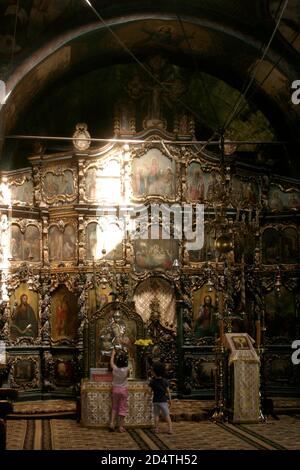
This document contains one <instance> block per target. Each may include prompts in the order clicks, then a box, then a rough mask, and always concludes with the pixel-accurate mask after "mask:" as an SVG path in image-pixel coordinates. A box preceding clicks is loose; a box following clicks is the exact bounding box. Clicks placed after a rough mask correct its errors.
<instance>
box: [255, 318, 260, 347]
mask: <svg viewBox="0 0 300 470" xmlns="http://www.w3.org/2000/svg"><path fill="white" fill-rule="evenodd" d="M255 326H256V347H257V348H259V347H260V343H261V326H260V320H256V322H255Z"/></svg>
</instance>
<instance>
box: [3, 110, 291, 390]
mask: <svg viewBox="0 0 300 470" xmlns="http://www.w3.org/2000/svg"><path fill="white" fill-rule="evenodd" d="M154 104H155V103H154V102H152V105H153V107H152V108H151V109H152V111H151V115H149V116H146V117H147V119H145V121H144V130H141V131H140V132H139V133H137V132H135V123H134V122H133V121H134V119H133V118H132V116H131V117H130V120H131V121H130V124H129V121H128V122H127V125H124V122H123V121H124V119H125V116H124V115H122V116H120V114H118V113H119V112H120V113H121V114H122V109H123V108H122V107H121V108H118V107H116V110H117V114H116V116H115V132H116V136H119V137H122V136H124V134H123V135H122V132H124V133H126V132H128V129H129V128H130V129H131V131H130V132H131V136H132V135H134V136H135V137H136V138H137V139H141V140H144V143H143V144H141V143H138V142H137V143H134V142H133V141H131V142H130V144H124V143H121V142H113V143H109V144H107V145H105V146H103V147H100V148H98V147H97V146H96V145H94V144H91V142H90V141H89V140H88V139H89V138H90V134H89V133H88V130H87V126H86V125H85V124H84V123H80V125H79V124H78V125H77V129H76V132H75V134H74V136H76V138H82V139H86V140H82V141H76V140H74V142H73V149H70V150H69V151H65V152H60V153H56V154H45V153H43V151H40V152H39V153H36V154H34V155H31V156H30V157H29V161H30V163H31V166H32V168H31V169H28V168H27V169H20V170H13V171H5V172H2V174H1V178H2V183H1V193H0V203H1V209H0V210H1V230H0V245H1V252H0V263H1V272H2V278H1V296H2V314H3V318H4V324H3V327H2V335H3V338H4V339H5V340H6V341H7V345H8V348H9V351H10V355H11V357H12V360H13V361H17V363H18V361H19V362H20V361H21V362H22V361H24V360H25V359H26V358H27V356H28V355H29V351H31V353H30V354H31V357H33V359H34V367H36V371H35V372H33V374H31V377H32V380H31V383H32V386H33V387H34V389H36V390H38V391H39V392H41V393H42V391H43V390H44V389H45V386H46V385H47V387H49V388H50V389H51V388H52V391H54V392H57V393H59V391H60V386H61V387H62V389H63V390H64V392H68V393H71V392H72V381H74V380H75V381H78V380H79V378H80V377H81V376H82V374H83V370H84V365H83V362H84V347H85V346H87V347H88V346H89V345H84V337H85V336H84V335H85V332H86V329H87V328H88V325H89V324H90V322H92V321H93V319H94V318H95V316H96V317H97V315H98V314H99V312H100V317H99V318H100V320H99V322H98V323H97V328H96V330H95V332H96V336H97V335H100V331H101V329H103V327H104V323H105V321H106V320H107V319H105V318H104V317H103V318H102V317H101V312H102V313H103V312H105V311H106V310H105V309H106V308H107V306H108V305H110V304H111V302H113V301H114V300H116V298H117V300H118V301H120V302H121V303H123V304H124V305H128V306H129V305H130V311H135V312H136V313H137V314H138V315H139V316H140V317H141V319H142V321H143V324H144V327H145V332H147V328H148V333H147V334H150V333H151V332H152V333H151V334H152V335H156V337H155V338H154V339H155V341H157V342H158V341H160V342H163V341H165V340H164V339H163V338H169V339H170V338H171V339H172V341H174V344H175V339H174V338H175V337H176V335H177V333H178V328H180V329H181V328H182V320H180V322H178V306H177V301H178V300H179V299H181V300H182V299H184V300H185V302H186V305H187V306H188V308H187V310H186V313H185V315H186V318H185V319H183V322H184V324H185V331H184V334H183V338H184V339H183V341H186V340H187V338H188V341H189V344H194V345H195V346H197V347H198V346H199V345H200V344H201V345H204V346H209V345H211V344H212V341H213V340H214V335H215V334H216V333H217V318H218V317H217V314H223V313H224V311H225V310H226V309H227V311H228V309H230V310H231V311H232V312H233V313H236V314H239V313H240V312H242V310H243V313H245V314H247V318H248V325H250V327H251V325H252V326H253V325H254V323H255V316H256V315H257V311H258V309H262V308H264V310H265V311H266V312H267V315H269V312H271V310H272V307H270V305H269V303H270V302H271V301H272V297H271V294H272V292H273V291H274V289H275V275H276V272H277V271H276V269H277V266H278V264H280V265H284V266H285V269H286V272H287V274H290V276H287V277H286V278H285V280H284V282H285V284H286V285H285V288H286V289H287V290H288V292H289V293H290V297H291V299H290V303H291V305H296V301H295V297H296V285H294V284H293V282H292V273H293V270H294V268H295V265H296V264H297V262H298V261H299V227H298V225H297V224H296V222H295V219H294V215H295V214H296V213H297V211H298V210H299V207H300V186H299V184H297V183H295V181H289V180H288V179H287V178H285V180H284V181H283V180H281V179H280V178H279V177H278V176H275V175H270V176H269V177H268V178H264V177H263V176H261V175H260V176H257V174H256V170H255V168H254V167H253V168H251V169H249V168H247V169H245V167H243V166H239V164H238V163H236V164H235V166H234V167H232V168H231V167H230V165H229V167H228V168H226V169H225V172H224V171H223V170H224V169H221V168H220V164H219V159H218V156H217V155H216V154H214V153H212V152H211V153H207V152H206V153H203V152H201V149H200V147H199V146H197V145H196V144H193V145H190V146H186V147H184V148H183V146H182V145H180V144H179V143H178V139H179V141H180V138H184V139H187V140H192V139H194V131H195V129H194V124H193V118H192V117H191V116H188V118H187V117H186V113H184V112H181V113H179V115H178V116H177V118H176V119H175V120H174V122H173V123H171V122H170V123H168V126H167V124H166V121H165V120H164V119H162V118H161V117H160V114H159V113H158V108H157V106H156V105H155V106H154ZM157 113H158V114H157ZM184 116H185V117H186V119H184ZM128 119H129V117H128ZM154 123H155V126H156V127H154ZM172 126H173V129H172ZM122 129H123V131H122ZM167 129H168V130H167ZM161 140H166V141H168V144H164V143H162V142H161ZM221 170H222V171H221ZM151 204H152V205H153V204H156V205H157V204H160V205H161V206H160V207H162V206H163V205H164V206H165V207H167V208H168V210H169V211H170V212H171V211H172V204H176V205H177V207H180V208H181V210H183V208H184V205H186V206H187V205H188V206H189V208H190V210H191V214H192V217H193V218H194V219H193V220H194V222H193V223H194V225H195V214H196V205H197V204H204V209H205V217H204V244H203V246H202V247H201V246H199V248H197V249H191V247H189V245H188V243H187V242H188V241H189V240H187V239H186V238H184V237H183V236H178V234H177V233H176V230H177V228H176V227H175V225H176V224H175V223H174V220H175V219H174V216H172V217H171V218H170V224H169V226H168V223H167V222H166V220H164V219H163V217H162V216H161V214H160V212H159V210H158V211H154V213H152V211H153V206H152V205H151ZM282 211H284V212H285V214H286V215H287V217H285V219H284V220H283V219H282V220H281V218H280V217H281V213H282ZM133 214H134V215H133ZM262 214H264V216H266V215H269V216H270V217H269V219H266V218H265V219H263V217H262ZM142 216H143V217H142ZM274 216H276V217H277V219H278V220H277V219H276V218H274ZM272 217H273V218H272ZM137 233H138V234H139V236H136V235H137ZM153 234H155V236H154V237H153ZM222 237H223V238H222ZM226 237H227V239H228V240H229V243H228V247H229V249H228V251H227V252H226V253H224V252H222V251H220V250H218V248H217V247H218V244H217V243H216V242H218V241H220V240H221V239H222V240H223V242H224V240H225V239H226ZM174 266H175V267H176V266H177V267H179V268H178V269H179V272H178V269H174ZM254 269H256V271H255V270H254ZM247 270H248V271H247ZM246 271H247V273H248V274H247V276H246ZM257 273H259V275H257ZM266 273H267V274H268V275H269V277H271V278H272V279H271V281H270V282H268V283H265V284H264V285H265V286H266V287H265V289H266V293H268V294H270V295H268V296H266V297H265V300H262V297H263V296H262V293H259V294H257V292H256V290H257V286H259V285H260V284H261V282H260V276H261V277H263V276H265V274H266ZM272 276H273V277H272ZM208 281H209V282H210V284H209V283H208ZM282 282H283V281H282ZM211 284H212V285H213V288H208V285H210V287H211ZM22 295H23V296H24V297H23V298H24V299H25V296H26V299H25V300H26V302H28V304H29V306H30V309H31V310H30V309H29V307H24V305H23V307H22V308H21V307H20V306H18V305H16V303H17V304H18V303H19V302H20V297H21V296H22ZM208 298H209V299H208ZM205 299H206V300H205ZM258 299H260V300H258ZM263 301H265V302H266V303H267V305H266V306H265V307H263V304H262V302H263ZM205 302H207V303H206V305H205ZM153 305H155V309H154V308H153ZM22 309H23V310H24V311H25V310H26V309H27V310H26V312H27V313H26V314H27V315H28V318H31V323H30V322H28V324H27V326H28V329H27V330H26V327H27V326H26V324H25V323H26V322H25V323H24V322H23V324H25V327H24V328H19V333H18V334H17V333H16V331H17V330H16V328H13V324H14V323H16V322H17V320H16V318H17V313H18V312H22V311H23V310H22ZM154 310H155V311H154ZM288 311H289V315H290V323H289V324H290V325H294V323H295V318H296V307H291V308H289V310H288ZM208 312H210V313H208ZM272 312H273V311H272ZM277 313H278V312H277ZM205 314H207V315H208V314H209V316H210V317H211V318H213V322H214V325H213V327H212V328H211V329H209V328H207V322H206V323H205V324H204V323H202V324H201V321H199V320H200V319H201V315H205ZM272 314H273V313H272ZM279 314H280V313H278V315H279ZM33 315H34V316H33ZM97 318H98V317H97ZM266 318H268V317H266ZM154 319H155V322H158V323H159V325H160V330H159V329H158V328H157V324H156V323H155V322H154ZM101 322H102V323H103V324H102V323H101ZM154 324H155V325H156V326H155V328H154V326H153V325H154ZM29 325H30V326H29ZM128 325H129V332H130V334H129V336H130V337H131V339H132V340H133V339H134V337H137V332H136V331H133V330H134V325H133V324H130V322H129V324H128ZM16 326H17V325H16ZM211 326H212V325H211ZM149 328H150V330H151V328H152V330H151V331H150V330H149ZM275 330H276V329H274V328H273V330H272V327H270V331H275ZM291 330H292V326H289V330H288V331H285V332H284V336H285V338H286V340H287V339H288V338H289V335H290V331H291ZM149 331H150V333H149ZM250 333H252V332H251V331H250ZM145 334H146V333H145ZM168 335H169V336H168ZM93 341H96V340H95V339H94V340H93ZM166 342H167V340H166ZM32 347H34V348H35V350H32ZM97 347H98V346H96V343H95V344H94V345H93V348H94V350H96V349H97ZM30 348H31V349H30ZM95 348H96V349H95ZM162 351H163V352H162V354H167V347H165V348H164V347H162ZM162 357H165V356H162ZM172 360H173V362H174V363H173V365H172V367H171V366H170V370H176V367H175V362H176V361H177V360H178V358H177V356H176V354H174V357H173V359H172ZM100 362H101V361H100ZM100 362H99V361H98V362H97V364H96V365H99V364H100ZM61 364H64V366H63V365H61ZM59 365H60V366H59ZM58 366H59V367H58ZM15 369H16V368H15ZM70 369H72V371H73V372H72V373H71V372H70ZM63 370H65V375H66V376H65V377H64V379H63V380H62V378H61V377H58V371H59V375H61V374H62V371H63ZM76 371H77V372H76ZM37 372H39V373H37ZM76 374H77V375H76ZM191 377H193V374H192V373H191ZM177 379H178V377H177V378H176V377H175V378H174V383H175V382H176V381H177V382H176V383H178V380H177ZM13 380H14V379H13V377H12V381H13ZM68 380H69V381H68ZM188 380H190V379H189V378H188ZM191 380H193V379H192V378H191ZM14 383H17V382H14ZM49 384H50V385H49ZM61 384H63V385H61ZM16 386H18V385H16ZM19 388H20V390H25V389H26V390H27V389H28V384H27V385H26V387H25V386H24V384H22V383H21V385H20V386H19ZM29 389H30V385H29Z"/></svg>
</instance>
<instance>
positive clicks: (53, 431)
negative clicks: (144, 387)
mask: <svg viewBox="0 0 300 470" xmlns="http://www.w3.org/2000/svg"><path fill="white" fill-rule="evenodd" d="M161 428H162V431H166V427H165V425H164V424H162V426H161ZM7 449H8V450H21V449H37V450H38V449H45V450H47V449H54V450H148V449H150V450H159V449H160V450H168V449H172V450H255V449H260V450H263V449H270V450H275V449H277V450H283V449H297V450H300V415H294V416H287V415H283V416H281V417H280V420H279V421H275V420H272V419H270V420H269V421H268V422H267V423H260V424H245V425H234V424H230V423H219V424H214V423H212V422H210V421H200V422H191V421H180V422H175V423H174V433H173V434H172V435H169V434H167V433H166V432H162V433H160V434H154V432H153V431H152V430H149V429H133V430H127V432H126V433H123V434H120V433H110V432H109V431H108V430H107V429H95V428H84V427H82V426H81V425H80V424H78V423H76V421H75V420H70V419H64V420H63V419H44V420H42V419H37V420H9V421H8V422H7Z"/></svg>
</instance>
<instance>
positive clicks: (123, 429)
mask: <svg viewBox="0 0 300 470" xmlns="http://www.w3.org/2000/svg"><path fill="white" fill-rule="evenodd" d="M124 421H125V416H122V415H119V431H120V432H125V428H124Z"/></svg>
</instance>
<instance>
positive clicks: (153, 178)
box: [132, 149, 176, 197]
mask: <svg viewBox="0 0 300 470" xmlns="http://www.w3.org/2000/svg"><path fill="white" fill-rule="evenodd" d="M132 187H133V194H134V195H135V196H138V197H141V196H150V195H159V196H165V197H168V196H169V197H174V196H175V192H176V166H175V161H172V160H170V159H169V158H167V157H166V156H165V155H164V154H163V153H162V152H161V151H160V150H158V149H150V150H149V151H148V152H147V153H146V154H145V155H143V156H142V157H140V158H135V159H134V160H133V163H132Z"/></svg>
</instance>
